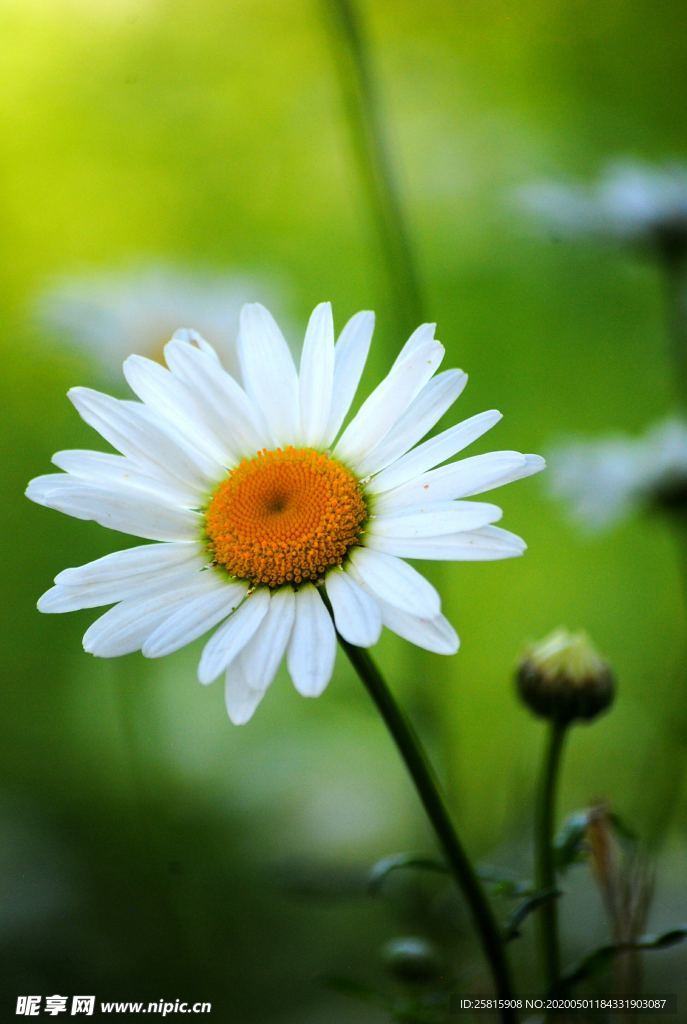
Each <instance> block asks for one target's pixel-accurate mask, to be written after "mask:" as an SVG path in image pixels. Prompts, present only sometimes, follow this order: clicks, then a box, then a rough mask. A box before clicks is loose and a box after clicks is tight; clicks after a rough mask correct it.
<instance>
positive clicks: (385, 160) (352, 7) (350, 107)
mask: <svg viewBox="0 0 687 1024" xmlns="http://www.w3.org/2000/svg"><path fill="white" fill-rule="evenodd" d="M323 3H324V8H325V14H326V16H327V19H328V21H329V23H330V25H331V28H332V35H333V44H334V45H333V50H334V57H335V60H336V65H337V69H338V72H339V80H340V86H341V93H342V97H343V102H344V106H345V109H346V114H347V117H348V122H349V126H350V132H351V141H352V144H353V149H354V153H355V157H356V160H357V163H358V168H359V172H360V175H361V178H362V180H363V185H364V187H365V191H366V192H367V197H368V203H369V206H370V212H371V215H372V218H373V221H374V224H375V229H376V231H377V233H378V235H379V241H380V245H381V250H382V257H383V258H384V259H385V260H386V264H387V270H388V274H389V283H390V286H391V289H392V291H393V293H394V298H395V303H396V305H397V307H398V309H399V310H400V311H402V319H403V324H402V326H403V329H404V330H405V331H407V330H408V329H410V328H414V327H416V326H417V325H418V324H419V323H421V322H422V321H423V320H424V319H425V318H424V315H423V302H422V290H421V288H420V282H419V277H418V273H417V268H416V266H415V261H414V259H413V253H412V247H411V244H410V237H409V232H408V227H407V224H406V218H405V214H404V211H403V205H402V203H401V197H400V192H399V189H398V185H397V183H396V178H395V175H394V172H393V164H392V160H391V156H390V152H389V146H388V144H387V140H386V136H385V133H384V119H383V116H382V114H381V109H380V102H379V95H378V92H377V87H376V81H375V76H374V72H373V68H372V61H371V58H370V50H369V47H368V45H367V39H366V36H365V32H364V30H363V26H362V22H361V19H360V16H359V13H358V10H357V8H356V4H355V0H323Z"/></svg>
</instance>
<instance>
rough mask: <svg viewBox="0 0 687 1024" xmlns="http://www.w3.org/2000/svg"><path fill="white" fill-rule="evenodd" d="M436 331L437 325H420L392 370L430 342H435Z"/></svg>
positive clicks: (399, 354)
mask: <svg viewBox="0 0 687 1024" xmlns="http://www.w3.org/2000/svg"><path fill="white" fill-rule="evenodd" d="M436 329H437V325H436V324H420V326H419V327H416V328H415V330H414V331H413V333H412V334H411V335H410V337H409V338H408V340H407V341H406V343H405V345H404V346H403V348H402V349H401V351H400V352H399V353H398V355H397V356H396V360H395V362H394V365H393V366H392V367H391V369H392V370H393V369H394V368H395V367H396V366H398V365H399V363H402V362H403V360H404V359H407V358H408V356H411V355H412V354H413V352H417V350H418V349H419V348H422V346H423V345H426V344H427V342H428V341H434V333H435V331H436Z"/></svg>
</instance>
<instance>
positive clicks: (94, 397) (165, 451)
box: [67, 388, 223, 491]
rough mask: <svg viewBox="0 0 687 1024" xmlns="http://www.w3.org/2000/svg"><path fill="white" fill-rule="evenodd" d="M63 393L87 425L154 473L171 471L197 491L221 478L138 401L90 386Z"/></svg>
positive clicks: (219, 472)
mask: <svg viewBox="0 0 687 1024" xmlns="http://www.w3.org/2000/svg"><path fill="white" fill-rule="evenodd" d="M67 395H68V397H69V398H70V400H71V401H72V402H73V403H74V406H75V407H76V409H77V411H78V413H79V415H80V416H81V418H82V419H83V420H85V422H86V423H88V425H89V426H91V427H93V429H94V430H97V431H98V433H99V434H101V435H102V437H104V438H105V440H106V441H109V443H110V444H111V445H112V446H113V447H114V448H116V449H117V450H118V451H120V452H121V453H122V455H128V456H129V458H131V459H133V461H134V462H136V463H137V464H138V465H139V466H140V467H141V468H143V469H147V470H148V471H149V472H151V471H152V472H153V474H154V475H155V474H156V473H159V472H160V471H162V473H163V474H164V476H168V475H169V474H171V475H172V476H175V477H177V478H178V479H179V480H182V481H184V483H187V484H191V485H193V486H195V487H197V488H198V490H199V491H203V490H205V489H206V488H207V485H208V482H213V481H214V480H216V479H221V478H222V475H223V467H221V466H219V465H218V464H216V463H214V462H213V461H212V460H210V459H208V458H207V457H206V456H204V455H203V454H202V453H201V452H199V451H198V450H197V449H193V448H192V447H191V446H189V445H187V444H186V443H185V442H184V440H183V438H181V436H180V435H178V434H174V435H173V434H172V431H171V428H166V427H164V426H163V425H162V424H161V423H158V422H156V421H155V418H154V416H153V414H151V413H150V411H149V410H147V409H146V408H145V406H143V405H141V404H140V403H138V402H122V401H119V400H118V399H116V398H112V397H111V396H110V395H104V394H101V393H100V392H98V391H92V390H91V389H90V388H71V390H70V391H68V392H67Z"/></svg>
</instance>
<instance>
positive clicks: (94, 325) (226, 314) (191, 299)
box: [36, 264, 278, 375]
mask: <svg viewBox="0 0 687 1024" xmlns="http://www.w3.org/2000/svg"><path fill="white" fill-rule="evenodd" d="M255 286H256V282H255V280H254V279H252V280H251V279H250V278H249V277H247V276H244V275H236V274H235V275H233V276H227V275H226V274H223V275H220V274H217V273H210V272H205V273H203V272H200V271H198V270H196V269H192V268H189V267H181V266H180V267H172V266H167V265H165V264H158V265H155V264H154V265H151V266H147V267H144V268H142V269H138V270H134V271H130V270H109V271H103V272H100V273H95V274H88V275H84V276H78V275H69V276H64V277H60V278H58V279H57V280H55V281H53V282H52V283H51V284H50V286H49V287H47V288H46V289H45V291H44V292H43V293H42V295H40V297H39V299H38V301H37V303H36V315H37V318H38V320H39V322H40V324H41V326H42V327H43V329H45V330H48V331H51V332H57V333H58V334H60V335H64V337H65V338H68V339H69V340H70V341H73V342H75V343H76V344H77V345H79V346H80V347H81V348H83V349H84V350H86V351H88V352H91V353H92V354H93V355H95V356H96V357H97V359H98V360H99V362H100V364H101V365H102V366H103V368H104V369H105V370H106V371H108V372H109V373H117V375H119V373H120V371H121V367H122V360H123V359H124V358H125V357H126V356H128V354H129V353H130V352H131V351H134V352H140V353H142V354H143V355H147V356H150V357H151V358H154V359H160V358H161V356H162V350H163V347H164V344H165V342H166V341H167V340H168V339H169V337H170V335H171V334H172V332H173V331H174V330H176V328H177V327H178V326H179V324H193V325H194V326H195V328H196V329H197V330H198V331H199V332H200V333H201V334H202V335H203V336H204V337H206V338H209V339H210V340H211V341H212V343H213V345H214V346H215V348H216V349H217V351H218V352H219V354H220V356H221V358H222V361H223V363H224V365H225V366H226V367H227V369H228V370H229V372H230V373H233V374H234V375H236V374H237V373H238V360H237V358H236V344H235V338H234V332H233V330H232V324H233V323H234V321H235V320H236V318H237V317H238V314H239V311H240V309H241V306H242V304H243V296H244V295H245V294H246V291H255ZM260 286H261V289H262V291H263V292H264V290H265V282H264V281H262V282H261V285H260ZM275 291H276V289H275V288H274V287H271V288H270V293H272V294H273V293H274V292H275ZM277 298H278V293H277Z"/></svg>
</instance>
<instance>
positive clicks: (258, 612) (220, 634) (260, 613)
mask: <svg viewBox="0 0 687 1024" xmlns="http://www.w3.org/2000/svg"><path fill="white" fill-rule="evenodd" d="M269 603H270V595H269V590H268V589H267V587H259V588H258V589H257V590H256V591H255V592H254V593H252V594H251V595H250V596H249V597H247V598H246V600H245V601H244V602H243V604H242V605H241V607H240V608H239V609H238V610H237V611H235V612H234V614H233V615H232V616H231V617H230V618H229V619H227V621H226V622H225V623H224V625H222V626H220V627H219V629H218V630H217V631H216V632H215V633H214V634H213V636H211V637H210V639H209V640H208V642H207V643H206V645H205V647H204V648H203V653H202V655H201V658H200V664H199V665H198V679H199V680H200V682H201V683H204V684H207V683H212V682H214V680H215V679H216V678H217V676H218V675H220V673H222V672H224V670H225V668H226V667H227V665H229V664H231V662H232V661H233V660H234V658H235V657H236V655H237V654H239V653H240V652H241V651H242V650H243V648H244V647H245V646H246V644H247V643H248V641H249V640H250V638H251V637H252V636H253V634H254V633H255V631H256V629H257V628H258V627H259V626H260V623H261V622H262V620H263V619H264V617H265V615H266V614H267V609H268V608H269Z"/></svg>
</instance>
